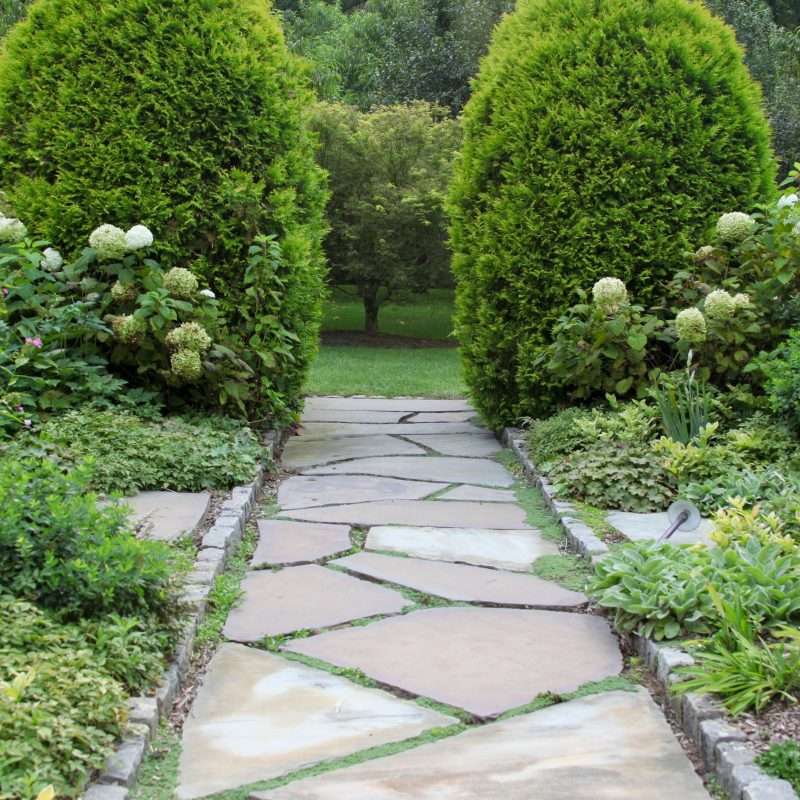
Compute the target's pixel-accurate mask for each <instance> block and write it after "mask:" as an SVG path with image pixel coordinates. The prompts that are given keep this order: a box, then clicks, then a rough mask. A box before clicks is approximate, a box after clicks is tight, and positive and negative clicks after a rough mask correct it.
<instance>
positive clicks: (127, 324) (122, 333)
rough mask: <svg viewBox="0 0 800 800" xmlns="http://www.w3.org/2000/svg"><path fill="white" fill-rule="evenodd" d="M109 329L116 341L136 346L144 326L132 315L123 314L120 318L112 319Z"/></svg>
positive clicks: (144, 328)
mask: <svg viewBox="0 0 800 800" xmlns="http://www.w3.org/2000/svg"><path fill="white" fill-rule="evenodd" d="M111 327H112V328H113V330H114V334H115V335H116V337H117V339H119V340H120V341H121V342H124V343H125V344H137V343H138V342H139V340H140V338H141V337H142V335H143V334H144V333H145V330H146V327H147V326H146V325H145V322H144V320H143V319H139V317H134V316H133V315H132V314H125V315H124V316H121V317H114V318H113V320H112V321H111Z"/></svg>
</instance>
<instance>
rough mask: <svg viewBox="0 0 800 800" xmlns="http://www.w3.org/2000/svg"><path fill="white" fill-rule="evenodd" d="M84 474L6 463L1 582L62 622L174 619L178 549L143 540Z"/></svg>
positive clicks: (1, 473) (0, 474)
mask: <svg viewBox="0 0 800 800" xmlns="http://www.w3.org/2000/svg"><path fill="white" fill-rule="evenodd" d="M87 492H88V487H87V478H86V475H85V474H84V473H82V472H81V471H75V472H71V473H68V474H64V473H62V472H61V470H60V469H59V467H58V466H57V465H55V464H53V463H52V462H50V461H47V460H33V459H29V460H23V461H18V460H16V459H11V458H3V459H2V461H0V507H2V509H3V514H2V515H1V516H0V585H1V586H3V589H4V591H6V592H10V593H11V594H13V595H15V596H17V597H19V598H21V599H25V600H29V601H31V602H35V603H37V604H38V605H40V606H42V607H43V608H49V609H52V610H53V611H55V612H57V613H58V614H59V615H60V617H61V618H62V619H65V620H74V619H81V618H84V617H98V616H105V615H107V614H110V613H117V614H123V615H130V616H141V617H151V616H152V617H155V618H157V619H159V620H163V621H166V620H169V619H171V618H172V617H174V616H176V615H177V613H178V609H179V601H178V597H179V589H180V583H179V581H180V574H179V573H178V572H177V571H176V565H177V562H176V558H175V556H174V554H173V550H172V548H170V547H169V546H168V545H166V544H164V543H162V542H153V541H144V540H140V539H137V538H136V537H135V536H134V535H133V533H131V532H130V531H129V529H128V528H127V527H126V519H125V513H124V511H122V510H121V509H118V508H114V507H111V508H104V509H99V508H97V505H96V502H95V497H94V496H93V495H92V494H89V493H87Z"/></svg>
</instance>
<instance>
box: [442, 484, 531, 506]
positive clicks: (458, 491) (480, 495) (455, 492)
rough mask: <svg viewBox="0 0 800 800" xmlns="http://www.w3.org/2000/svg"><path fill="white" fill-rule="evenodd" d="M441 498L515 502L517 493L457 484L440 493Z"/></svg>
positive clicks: (479, 501) (482, 501)
mask: <svg viewBox="0 0 800 800" xmlns="http://www.w3.org/2000/svg"><path fill="white" fill-rule="evenodd" d="M438 499H439V500H466V501H468V502H476V503H513V502H515V501H516V499H517V498H516V495H515V494H514V492H513V491H511V490H509V489H487V488H486V487H483V486H456V487H455V488H453V489H450V490H449V491H447V492H445V493H444V494H441V495H439V498H438Z"/></svg>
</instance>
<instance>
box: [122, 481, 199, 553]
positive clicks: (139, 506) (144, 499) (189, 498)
mask: <svg viewBox="0 0 800 800" xmlns="http://www.w3.org/2000/svg"><path fill="white" fill-rule="evenodd" d="M122 502H123V503H124V504H125V505H128V506H130V507H131V509H133V520H134V523H135V524H136V526H137V527H139V528H141V530H142V532H143V535H145V536H146V537H147V538H149V539H159V540H161V541H168V542H172V541H175V539H179V538H180V537H181V536H182V535H184V534H190V533H192V532H194V530H195V529H196V528H197V526H198V525H199V524H200V523H201V522H202V520H203V517H204V516H205V514H206V511H208V504H209V503H210V502H211V495H210V494H209V493H208V492H140V493H139V494H136V495H134V496H133V497H126V498H125V499H124V500H123V501H122Z"/></svg>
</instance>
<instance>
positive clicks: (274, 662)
mask: <svg viewBox="0 0 800 800" xmlns="http://www.w3.org/2000/svg"><path fill="white" fill-rule="evenodd" d="M454 722H455V720H453V719H452V718H450V717H446V716H443V715H442V714H438V713H436V712H434V711H431V710H429V709H425V708H422V707H421V706H419V705H417V704H415V703H411V702H407V701H404V700H398V699H397V698H395V697H392V696H391V695H389V694H386V693H385V692H382V691H379V690H375V689H365V688H363V687H361V686H357V685H355V684H353V683H351V682H350V681H348V680H346V679H344V678H340V677H336V676H333V675H330V674H328V673H326V672H322V671H320V670H316V669H312V668H310V667H306V666H303V665H301V664H296V663H292V662H289V661H287V660H286V659H284V658H280V657H278V656H274V655H272V654H270V653H265V652H263V651H260V650H254V649H252V648H248V647H243V646H241V645H235V644H225V645H222V647H221V648H220V649H219V650H218V651H217V653H216V654H215V655H214V657H213V659H212V661H211V663H210V665H209V668H208V672H207V673H206V675H205V677H204V680H203V684H202V686H201V687H200V690H199V692H198V695H197V699H196V700H195V702H194V706H193V708H192V711H191V713H190V715H189V717H188V719H187V720H186V724H185V726H184V730H183V747H182V751H181V759H180V778H179V787H178V791H177V796H178V798H180V799H181V800H191V798H196V797H203V796H205V795H209V794H212V793H215V792H221V791H224V790H226V789H233V788H236V787H237V786H242V785H245V784H248V783H253V782H255V781H261V780H268V779H270V778H274V777H277V776H279V775H284V774H286V773H288V772H291V771H293V770H296V769H300V768H301V767H307V766H310V765H312V764H315V763H318V762H320V761H326V760H329V759H334V758H342V757H344V756H347V755H350V754H351V753H355V752H358V751H359V750H363V749H366V748H368V747H375V746H379V745H382V744H387V743H389V742H396V741H401V740H403V739H407V738H411V737H413V736H418V735H419V734H421V733H423V732H424V731H426V730H428V729H430V728H434V727H442V726H447V725H450V724H452V723H454Z"/></svg>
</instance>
